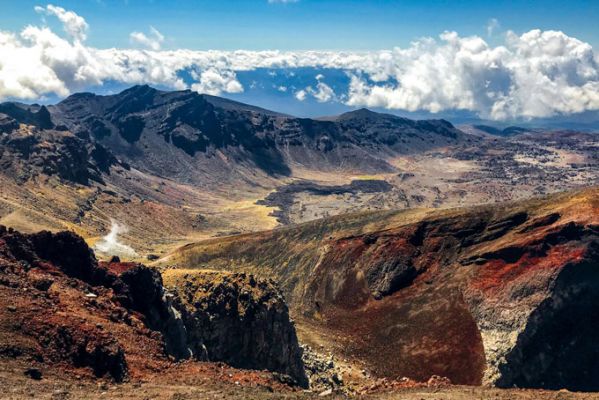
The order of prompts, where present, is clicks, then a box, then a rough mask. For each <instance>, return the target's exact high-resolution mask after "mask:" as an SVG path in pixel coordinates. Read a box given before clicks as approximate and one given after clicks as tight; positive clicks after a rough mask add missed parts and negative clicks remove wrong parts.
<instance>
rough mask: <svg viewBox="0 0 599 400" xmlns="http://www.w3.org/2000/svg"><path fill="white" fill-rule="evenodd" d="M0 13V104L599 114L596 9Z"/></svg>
mask: <svg viewBox="0 0 599 400" xmlns="http://www.w3.org/2000/svg"><path fill="white" fill-rule="evenodd" d="M0 10H1V13H0V101H6V100H18V101H24V102H42V103H43V102H54V101H59V100H60V99H62V98H64V97H66V96H68V95H69V94H71V93H74V92H77V91H94V92H99V93H112V92H114V91H118V90H120V89H122V88H125V87H128V86H130V85H132V84H138V83H148V84H151V85H154V86H156V87H159V88H163V89H169V90H181V89H191V90H195V91H197V92H200V93H208V94H213V95H221V96H225V97H230V98H233V99H236V100H241V101H245V102H249V103H252V104H256V105H260V106H264V107H267V108H274V109H275V110H277V111H283V112H287V113H290V114H295V115H300V116H314V115H328V114H334V113H337V112H342V111H344V110H348V109H353V108H357V107H369V108H373V109H376V110H386V111H389V112H393V113H398V114H402V113H403V114H406V115H416V116H423V117H450V118H451V117H453V118H458V117H459V118H466V119H468V118H473V119H484V120H490V121H497V122H498V123H499V122H501V123H503V122H505V123H509V122H512V121H531V120H546V119H558V120H559V119H563V120H566V119H567V120H576V119H584V120H588V119H590V120H593V119H594V118H595V117H596V114H597V110H599V56H598V53H597V52H596V51H595V49H597V48H599V24H598V23H597V21H599V1H596V0H595V1H583V0H579V1H555V0H544V1H536V0H529V1H524V0H515V1H502V0H496V1H474V0H469V1H425V0H420V1H416V0H414V1H411V0H395V1H391V0H386V1H385V0H378V1H376V0H371V1H366V0H362V1H359V0H343V1H341V0H244V1H241V0H219V1H214V0H212V1H208V0H188V1H183V0H174V1H160V0H78V1H73V0H69V1H67V0H64V1H59V0H57V1H55V2H52V3H45V2H39V1H29V0H19V1H7V0H0ZM597 120H598V121H599V117H598V118H597Z"/></svg>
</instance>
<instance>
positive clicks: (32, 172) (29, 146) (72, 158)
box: [0, 120, 119, 185]
mask: <svg viewBox="0 0 599 400" xmlns="http://www.w3.org/2000/svg"><path fill="white" fill-rule="evenodd" d="M13 121H14V120H13ZM17 127H18V125H17ZM0 130H5V131H6V132H7V134H5V135H2V136H1V137H0V166H2V168H3V170H4V171H5V172H8V175H9V176H12V177H13V178H16V179H18V180H27V179H30V178H32V177H34V176H38V175H46V176H58V177H60V178H61V179H63V180H66V181H70V182H73V183H79V184H84V185H87V184H89V183H90V181H98V182H102V174H103V173H109V172H110V167H111V166H113V165H118V164H119V162H118V160H117V159H116V158H115V157H114V155H112V154H111V153H110V152H108V151H107V150H106V148H104V147H102V146H101V145H99V144H95V143H91V142H89V141H88V140H85V139H84V138H80V137H77V136H74V135H73V134H72V133H70V132H68V131H59V130H41V129H38V128H36V127H33V126H26V127H22V128H19V129H15V127H14V126H13V124H11V123H10V121H9V122H6V123H4V124H2V122H1V121H0Z"/></svg>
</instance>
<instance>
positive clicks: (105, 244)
mask: <svg viewBox="0 0 599 400" xmlns="http://www.w3.org/2000/svg"><path fill="white" fill-rule="evenodd" d="M110 223H111V226H110V232H108V235H106V236H104V237H103V238H102V239H100V240H99V241H98V243H96V245H95V246H94V250H96V251H97V252H100V253H104V254H110V255H116V256H121V257H135V256H137V253H136V252H135V250H133V248H132V247H131V246H127V245H126V244H123V243H121V242H119V238H118V236H119V235H120V234H122V233H127V231H128V229H127V227H126V226H125V225H121V224H119V223H118V222H116V221H115V220H113V219H111V220H110Z"/></svg>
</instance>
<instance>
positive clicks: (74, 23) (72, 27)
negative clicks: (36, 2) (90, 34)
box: [35, 4, 89, 41]
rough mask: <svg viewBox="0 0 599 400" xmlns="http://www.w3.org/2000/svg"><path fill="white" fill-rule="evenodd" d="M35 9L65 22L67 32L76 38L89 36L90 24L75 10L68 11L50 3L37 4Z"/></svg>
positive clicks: (83, 38)
mask: <svg viewBox="0 0 599 400" xmlns="http://www.w3.org/2000/svg"><path fill="white" fill-rule="evenodd" d="M35 11H36V12H38V13H40V14H45V15H53V16H55V17H56V18H58V20H59V21H60V22H62V24H63V28H64V30H65V32H66V33H67V34H68V35H69V36H70V37H72V38H73V39H75V40H78V41H84V40H85V39H86V38H87V30H88V29H89V26H88V25H87V22H85V19H83V17H81V16H79V15H77V14H76V13H74V12H73V11H67V10H65V9H64V8H62V7H57V6H55V5H52V4H48V5H47V6H46V7H45V8H44V7H41V6H35Z"/></svg>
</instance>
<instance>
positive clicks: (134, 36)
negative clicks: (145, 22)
mask: <svg viewBox="0 0 599 400" xmlns="http://www.w3.org/2000/svg"><path fill="white" fill-rule="evenodd" d="M129 38H130V39H131V42H132V43H134V44H139V45H141V46H143V47H146V48H149V49H151V50H154V51H158V50H160V48H161V47H162V43H163V42H164V35H163V34H162V33H160V32H159V31H158V29H156V28H154V27H153V26H150V34H149V35H146V34H145V33H143V32H131V34H130V35H129Z"/></svg>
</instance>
